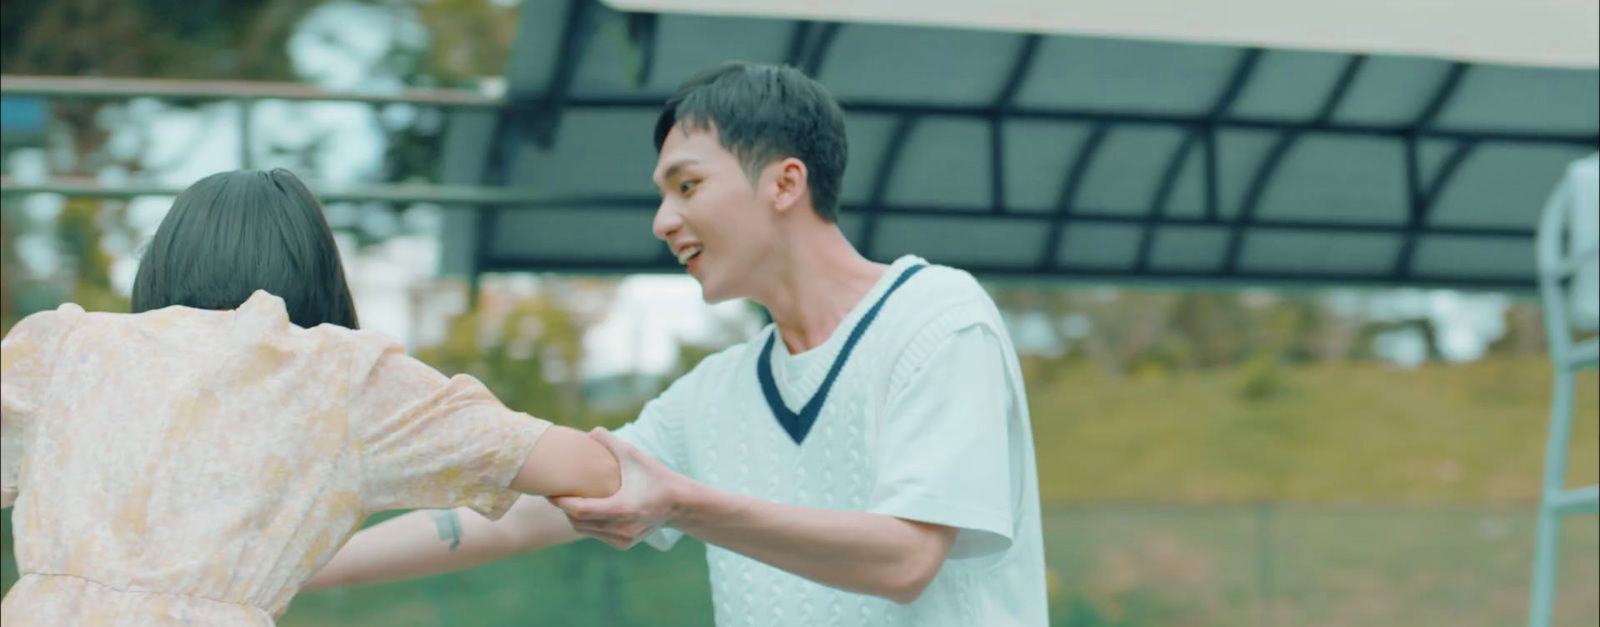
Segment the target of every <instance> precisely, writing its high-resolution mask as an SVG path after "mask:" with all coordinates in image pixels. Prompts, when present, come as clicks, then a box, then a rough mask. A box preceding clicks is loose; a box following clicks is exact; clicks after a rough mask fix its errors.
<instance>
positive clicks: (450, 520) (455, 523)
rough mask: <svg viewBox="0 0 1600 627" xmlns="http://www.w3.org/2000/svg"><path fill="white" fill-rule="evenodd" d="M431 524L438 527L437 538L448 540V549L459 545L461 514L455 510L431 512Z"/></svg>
mask: <svg viewBox="0 0 1600 627" xmlns="http://www.w3.org/2000/svg"><path fill="white" fill-rule="evenodd" d="M433 524H435V525H437V526H438V527H439V539H440V540H448V541H449V542H450V550H452V551H454V550H456V547H458V546H461V516H460V515H458V514H456V512H455V510H449V509H447V510H441V511H436V512H433Z"/></svg>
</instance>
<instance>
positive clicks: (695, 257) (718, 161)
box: [652, 126, 774, 303]
mask: <svg viewBox="0 0 1600 627" xmlns="http://www.w3.org/2000/svg"><path fill="white" fill-rule="evenodd" d="M652 178H653V179H654V180H655V184H656V188H657V189H658V190H659V191H660V192H661V207H660V208H659V209H657V210H656V217H655V223H654V225H653V230H654V231H655V234H656V237H657V238H660V239H661V240H662V241H664V242H666V243H667V246H668V247H669V248H671V249H672V252H673V254H674V255H677V257H678V261H679V262H680V263H683V264H684V265H686V266H687V267H688V270H689V274H690V275H691V276H693V277H694V278H695V279H696V280H698V281H700V289H701V292H702V295H703V297H704V299H705V301H706V302H708V303H717V302H721V301H725V300H728V299H732V298H740V297H748V296H750V295H751V290H750V288H751V287H752V286H751V285H750V284H751V283H752V282H753V281H752V277H753V276H756V275H757V274H758V271H759V268H760V267H761V266H762V264H763V261H764V259H765V255H764V253H765V252H766V251H767V250H768V249H769V246H770V244H771V242H772V240H773V233H774V221H773V212H772V211H771V204H772V203H771V202H769V201H770V199H763V194H762V193H761V190H763V189H764V188H765V187H767V186H765V185H763V184H762V182H764V181H766V179H767V178H768V177H767V176H763V177H762V178H761V179H760V180H758V182H757V184H756V185H752V184H751V182H750V179H749V178H748V177H747V176H746V174H745V171H744V168H743V167H742V166H741V165H740V163H739V158H738V157H737V156H736V155H734V154H733V153H732V152H730V151H728V150H727V149H725V148H723V147H722V145H721V144H720V143H718V139H717V131H716V129H715V128H703V129H702V128H695V127H690V129H689V131H688V132H687V133H685V132H684V127H683V126H674V127H673V128H672V132H670V133H668V134H667V139H666V142H664V143H663V144H662V146H661V155H660V156H659V157H658V158H657V159H656V170H655V173H654V175H653V176H652Z"/></svg>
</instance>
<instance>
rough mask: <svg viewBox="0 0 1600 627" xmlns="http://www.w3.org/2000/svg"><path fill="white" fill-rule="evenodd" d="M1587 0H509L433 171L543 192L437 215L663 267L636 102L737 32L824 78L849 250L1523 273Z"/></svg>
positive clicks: (467, 230) (1005, 263)
mask: <svg viewBox="0 0 1600 627" xmlns="http://www.w3.org/2000/svg"><path fill="white" fill-rule="evenodd" d="M1280 5H1281V6H1280ZM1596 7H1597V3H1595V2H1594V0H1583V1H1569V0H1530V1H1528V2H1511V1H1509V0H1508V1H1505V2H1491V1H1489V0H1403V1H1401V2H1397V3H1396V2H1380V1H1379V0H1357V1H1356V2H1344V3H1331V2H1330V3H1308V2H1304V1H1303V0H1278V1H1276V2H1271V1H1268V0H1236V1H1232V2H1219V1H1205V0H1194V1H1190V2H1180V1H1179V0H1119V2H1114V3H1113V2H1104V3H1089V2H1079V1H1076V0H1074V1H1069V2H1033V3H1025V2H1021V1H1020V0H994V1H992V2H985V3H981V8H980V3H955V2H948V1H945V0H937V1H923V2H914V3H913V2H889V1H888V0H810V1H802V2H793V3H791V4H780V3H775V2H769V1H766V0H761V1H735V0H681V1H678V2H659V3H653V4H652V3H646V2H644V1H643V0H609V2H608V3H605V4H602V3H600V2H598V1H596V0H568V1H553V0H552V1H546V2H525V3H523V8H522V16H521V26H520V31H519V35H518V40H517V42H516V46H515V49H514V51H513V54H512V58H511V59H510V63H509V66H508V68H507V83H508V85H507V92H508V100H509V103H510V104H509V105H508V106H507V107H506V108H505V109H503V110H500V111H498V112H496V111H488V112H482V113H463V114H461V118H460V119H458V120H457V121H456V123H455V124H454V125H453V126H452V129H451V133H450V136H449V137H448V138H447V141H446V151H447V154H446V157H445V159H444V161H443V163H444V164H445V172H443V174H442V178H443V180H444V182H446V183H462V184H482V183H486V184H492V185H506V186H512V187H519V188H529V189H534V190H537V191H539V192H540V193H541V194H543V195H544V196H546V197H548V201H546V202H542V203H540V204H538V205H529V206H517V207H493V208H488V207H486V208H483V209H481V210H478V211H466V212H461V214H460V215H458V216H456V217H453V218H451V219H450V220H449V225H450V226H449V227H448V228H449V236H448V237H447V238H446V245H447V246H446V269H447V270H455V271H460V272H482V271H493V270H549V271H557V270H559V271H582V272H654V271H664V272H676V271H678V268H677V265H676V263H675V260H674V259H673V258H672V257H671V255H670V254H668V253H667V251H666V248H665V247H664V246H662V245H661V244H660V243H659V242H656V241H655V240H654V238H653V237H652V236H651V234H650V228H649V225H650V218H651V214H652V213H653V211H654V209H655V205H656V202H657V201H656V198H655V196H654V193H653V192H652V191H651V187H650V185H649V173H650V171H651V169H652V166H653V164H654V159H655V154H654V151H653V150H652V149H651V145H650V135H651V130H652V127H653V121H654V119H655V115H656V113H657V111H658V108H659V107H660V104H661V103H662V102H663V101H664V100H665V97H666V96H667V95H668V94H670V93H671V91H672V90H673V89H674V88H675V87H676V85H677V84H678V83H679V81H681V80H683V79H684V78H686V77H688V76H689V75H690V74H692V73H694V72H696V71H698V70H701V69H703V68H705V67H708V66H710V65H712V64H715V63H718V62H721V61H725V60H729V59H744V60H751V61H761V62H772V63H788V64H791V65H794V66H796V67H800V68H802V69H803V70H805V71H806V72H807V73H809V74H810V75H812V76H815V77H816V78H817V79H818V80H820V81H821V82H823V83H824V84H825V85H827V86H828V88H829V89H830V90H832V92H833V93H834V94H835V95H837V96H838V97H839V98H840V99H841V101H842V103H843V105H844V107H845V111H846V116H847V122H846V123H847V125H848V132H849V135H850V154H849V167H848V170H847V172H846V175H845V184H844V190H843V201H844V205H845V206H844V218H843V220H842V222H841V227H842V228H843V229H844V231H845V233H846V235H847V236H849V237H850V238H851V239H852V241H854V242H855V243H856V245H857V246H858V247H860V248H861V249H862V251H863V252H864V254H866V255H868V256H869V257H872V258H877V259H890V258H892V257H894V256H895V255H898V254H901V253H907V252H913V253H917V254H920V255H923V256H925V257H927V258H929V259H930V260H932V261H935V262H941V263H951V264H956V265H961V266H963V267H965V268H967V269H969V270H972V271H973V272H974V273H975V274H979V275H980V276H989V277H1025V278H1035V277H1039V278H1085V279H1093V280H1113V281H1141V280H1152V281H1163V282H1178V283H1183V284H1185V285H1190V284H1196V283H1205V282H1220V283H1225V284H1263V283H1267V284H1273V283H1280V284H1281V283H1294V284H1383V285H1432V286H1458V287H1482V288H1489V289H1528V288H1532V287H1533V285H1534V277H1535V272H1536V271H1535V267H1534V266H1535V263H1534V254H1533V246H1532V245H1533V239H1534V237H1533V236H1534V229H1535V226H1536V223H1537V222H1538V217H1539V213H1540V209H1541V207H1543V205H1544V202H1545V199H1546V198H1547V197H1548V195H1549V193H1550V190H1551V189H1552V187H1553V186H1554V185H1555V184H1556V182H1557V180H1558V179H1559V178H1560V177H1561V175H1562V174H1563V171H1564V169H1565V167H1566V165H1567V164H1568V163H1570V162H1571V161H1573V160H1574V159H1578V158H1581V157H1583V156H1585V155H1588V154H1591V153H1593V152H1595V150H1596V148H1597V147H1600V69H1596V63H1595V56H1596V54H1597V53H1596V50H1595V49H1596V46H1595V45H1594V44H1595V43H1596V41H1595V34H1594V33H1595V30H1596V28H1600V27H1597V26H1596V20H1595V19H1594V18H1595V17H1596V10H1597V9H1596ZM655 9H659V10H661V11H665V12H660V13H656V12H638V11H646V10H655ZM1180 9H1184V10H1187V11H1188V13H1181V12H1179V11H1180ZM1291 9H1293V10H1291ZM624 10H626V11H624ZM912 14H915V15H912ZM1514 15H1515V16H1522V17H1517V18H1513V17H1512V16H1514ZM1134 16H1137V17H1139V18H1141V19H1133V17H1134ZM818 19H838V20H841V21H815V20H818ZM843 20H849V21H843ZM855 20H863V21H855ZM906 22H915V23H916V24H945V25H949V24H957V23H959V24H962V25H964V26H966V27H963V28H954V27H949V26H937V27H934V26H925V25H907V24H906ZM1495 27H1498V30H1496V28H1495ZM1086 32H1087V33H1095V34H1115V35H1118V37H1116V38H1111V37H1100V36H1088V35H1084V34H1080V33H1086ZM1492 33H1498V35H1495V36H1490V35H1489V34H1492ZM1129 37H1142V38H1143V39H1137V38H1129ZM1198 42H1206V43H1198ZM1575 42H1576V43H1575ZM1268 46H1273V47H1268ZM1278 46H1281V47H1278ZM1429 51H1433V53H1429ZM1401 53H1405V54H1401ZM1437 57H1444V58H1437ZM1468 59H1470V60H1473V62H1468V61H1466V60H1468ZM1479 59H1492V60H1495V61H1496V62H1495V63H1487V62H1478V61H1477V60H1479ZM1513 61H1515V62H1518V63H1521V65H1512V64H1510V63H1511V62H1513ZM1533 65H1538V66H1544V67H1531V66H1533ZM1549 66H1555V67H1549Z"/></svg>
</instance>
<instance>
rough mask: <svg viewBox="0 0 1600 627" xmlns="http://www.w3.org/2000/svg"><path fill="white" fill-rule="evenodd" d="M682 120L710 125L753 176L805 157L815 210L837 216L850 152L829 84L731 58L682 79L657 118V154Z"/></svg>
mask: <svg viewBox="0 0 1600 627" xmlns="http://www.w3.org/2000/svg"><path fill="white" fill-rule="evenodd" d="M680 122H683V123H687V125H688V126H692V127H696V128H698V129H708V128H715V129H716V130H717V137H718V140H719V141H720V142H721V144H722V147H723V148H726V149H728V151H729V152H732V153H733V154H734V155H736V156H738V157H739V161H740V163H741V164H743V165H744V168H745V172H746V174H748V175H749V176H750V177H751V180H754V179H755V177H756V175H757V174H758V173H759V172H760V171H761V168H763V167H766V165H767V164H769V163H772V162H773V161H775V160H778V159H786V158H789V157H793V158H796V159H799V160H800V161H802V162H804V163H805V164H806V171H807V185H808V187H809V188H810V190H811V202H812V204H813V205H814V206H815V207H816V210H817V215H820V216H822V218H823V219H824V220H827V221H829V222H837V221H838V220H839V188H840V187H841V184H842V183H843V182H844V168H845V161H846V158H847V156H848V155H847V153H848V152H849V146H848V144H847V143H846V140H845V133H844V112H843V111H842V110H840V109H839V103H838V102H837V101H835V100H834V98H833V95H832V94H830V93H828V90H827V88H825V87H823V86H822V84H821V83H818V82H817V81H815V80H813V79H811V78H810V77H808V76H806V75H805V74H804V73H802V72H800V70H797V69H795V68H792V67H786V66H774V65H762V64H755V63H744V62H730V63H724V64H722V65H718V66H716V67H713V68H711V69H709V70H705V71H703V72H701V73H699V74H697V75H695V76H694V77H692V78H690V79H689V80H687V81H684V82H683V84H682V85H680V86H679V87H678V91H677V92H676V93H674V94H673V95H672V97H671V98H668V99H667V103H666V105H665V106H664V107H663V108H662V111H661V116H660V117H659V118H657V119H656V133H655V141H656V151H657V152H660V151H661V146H662V144H664V143H666V141H667V134H668V133H670V132H672V127H673V125H675V124H678V123H680Z"/></svg>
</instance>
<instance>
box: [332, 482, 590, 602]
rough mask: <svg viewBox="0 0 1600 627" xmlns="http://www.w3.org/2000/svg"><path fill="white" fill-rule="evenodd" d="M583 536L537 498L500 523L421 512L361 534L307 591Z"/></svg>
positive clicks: (418, 573) (466, 512) (479, 560)
mask: <svg viewBox="0 0 1600 627" xmlns="http://www.w3.org/2000/svg"><path fill="white" fill-rule="evenodd" d="M581 537H582V536H580V535H578V532H576V531H573V530H572V525H570V524H568V523H567V516H566V514H565V513H563V512H562V511H561V510H559V509H556V508H555V506H553V505H551V504H550V502H549V501H546V500H545V499H543V498H541V497H536V496H524V497H522V498H520V499H517V503H516V504H515V505H512V506H511V511H508V512H506V515H505V516H502V517H501V518H500V520H494V521H491V520H489V519H487V518H484V517H483V516H482V515H481V514H479V513H477V512H474V511H472V510H470V509H467V508H464V507H462V508H457V509H449V510H425V511H422V510H419V511H415V512H411V513H408V514H405V515H402V516H397V517H395V518H391V519H389V520H386V521H384V522H382V523H379V524H376V525H373V526H371V527H368V528H366V529H363V530H361V531H360V532H358V533H356V535H355V537H353V538H351V539H350V542H349V543H347V544H345V545H344V547H342V548H340V549H339V553H338V554H336V555H334V556H333V560H332V561H330V562H328V564H327V565H326V566H324V567H323V568H322V570H321V571H318V572H317V574H316V576H314V577H312V578H311V580H310V581H308V582H306V585H305V586H304V587H303V588H302V589H303V590H320V589H324V588H338V587H343V586H354V585H368V584H377V583H389V582H394V581H407V580H411V579H420V578H423V577H432V576H434V575H442V574H445V573H451V572H455V571H458V570H466V569H468V568H473V567H476V566H481V565H483V564H488V563H490V562H495V561H499V560H502V559H506V558H509V557H515V556H517V555H522V554H524V553H529V552H533V551H538V550H541V549H544V548H547V547H552V546H556V545H558V544H565V543H568V542H572V541H573V540H577V539H579V538H581Z"/></svg>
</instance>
